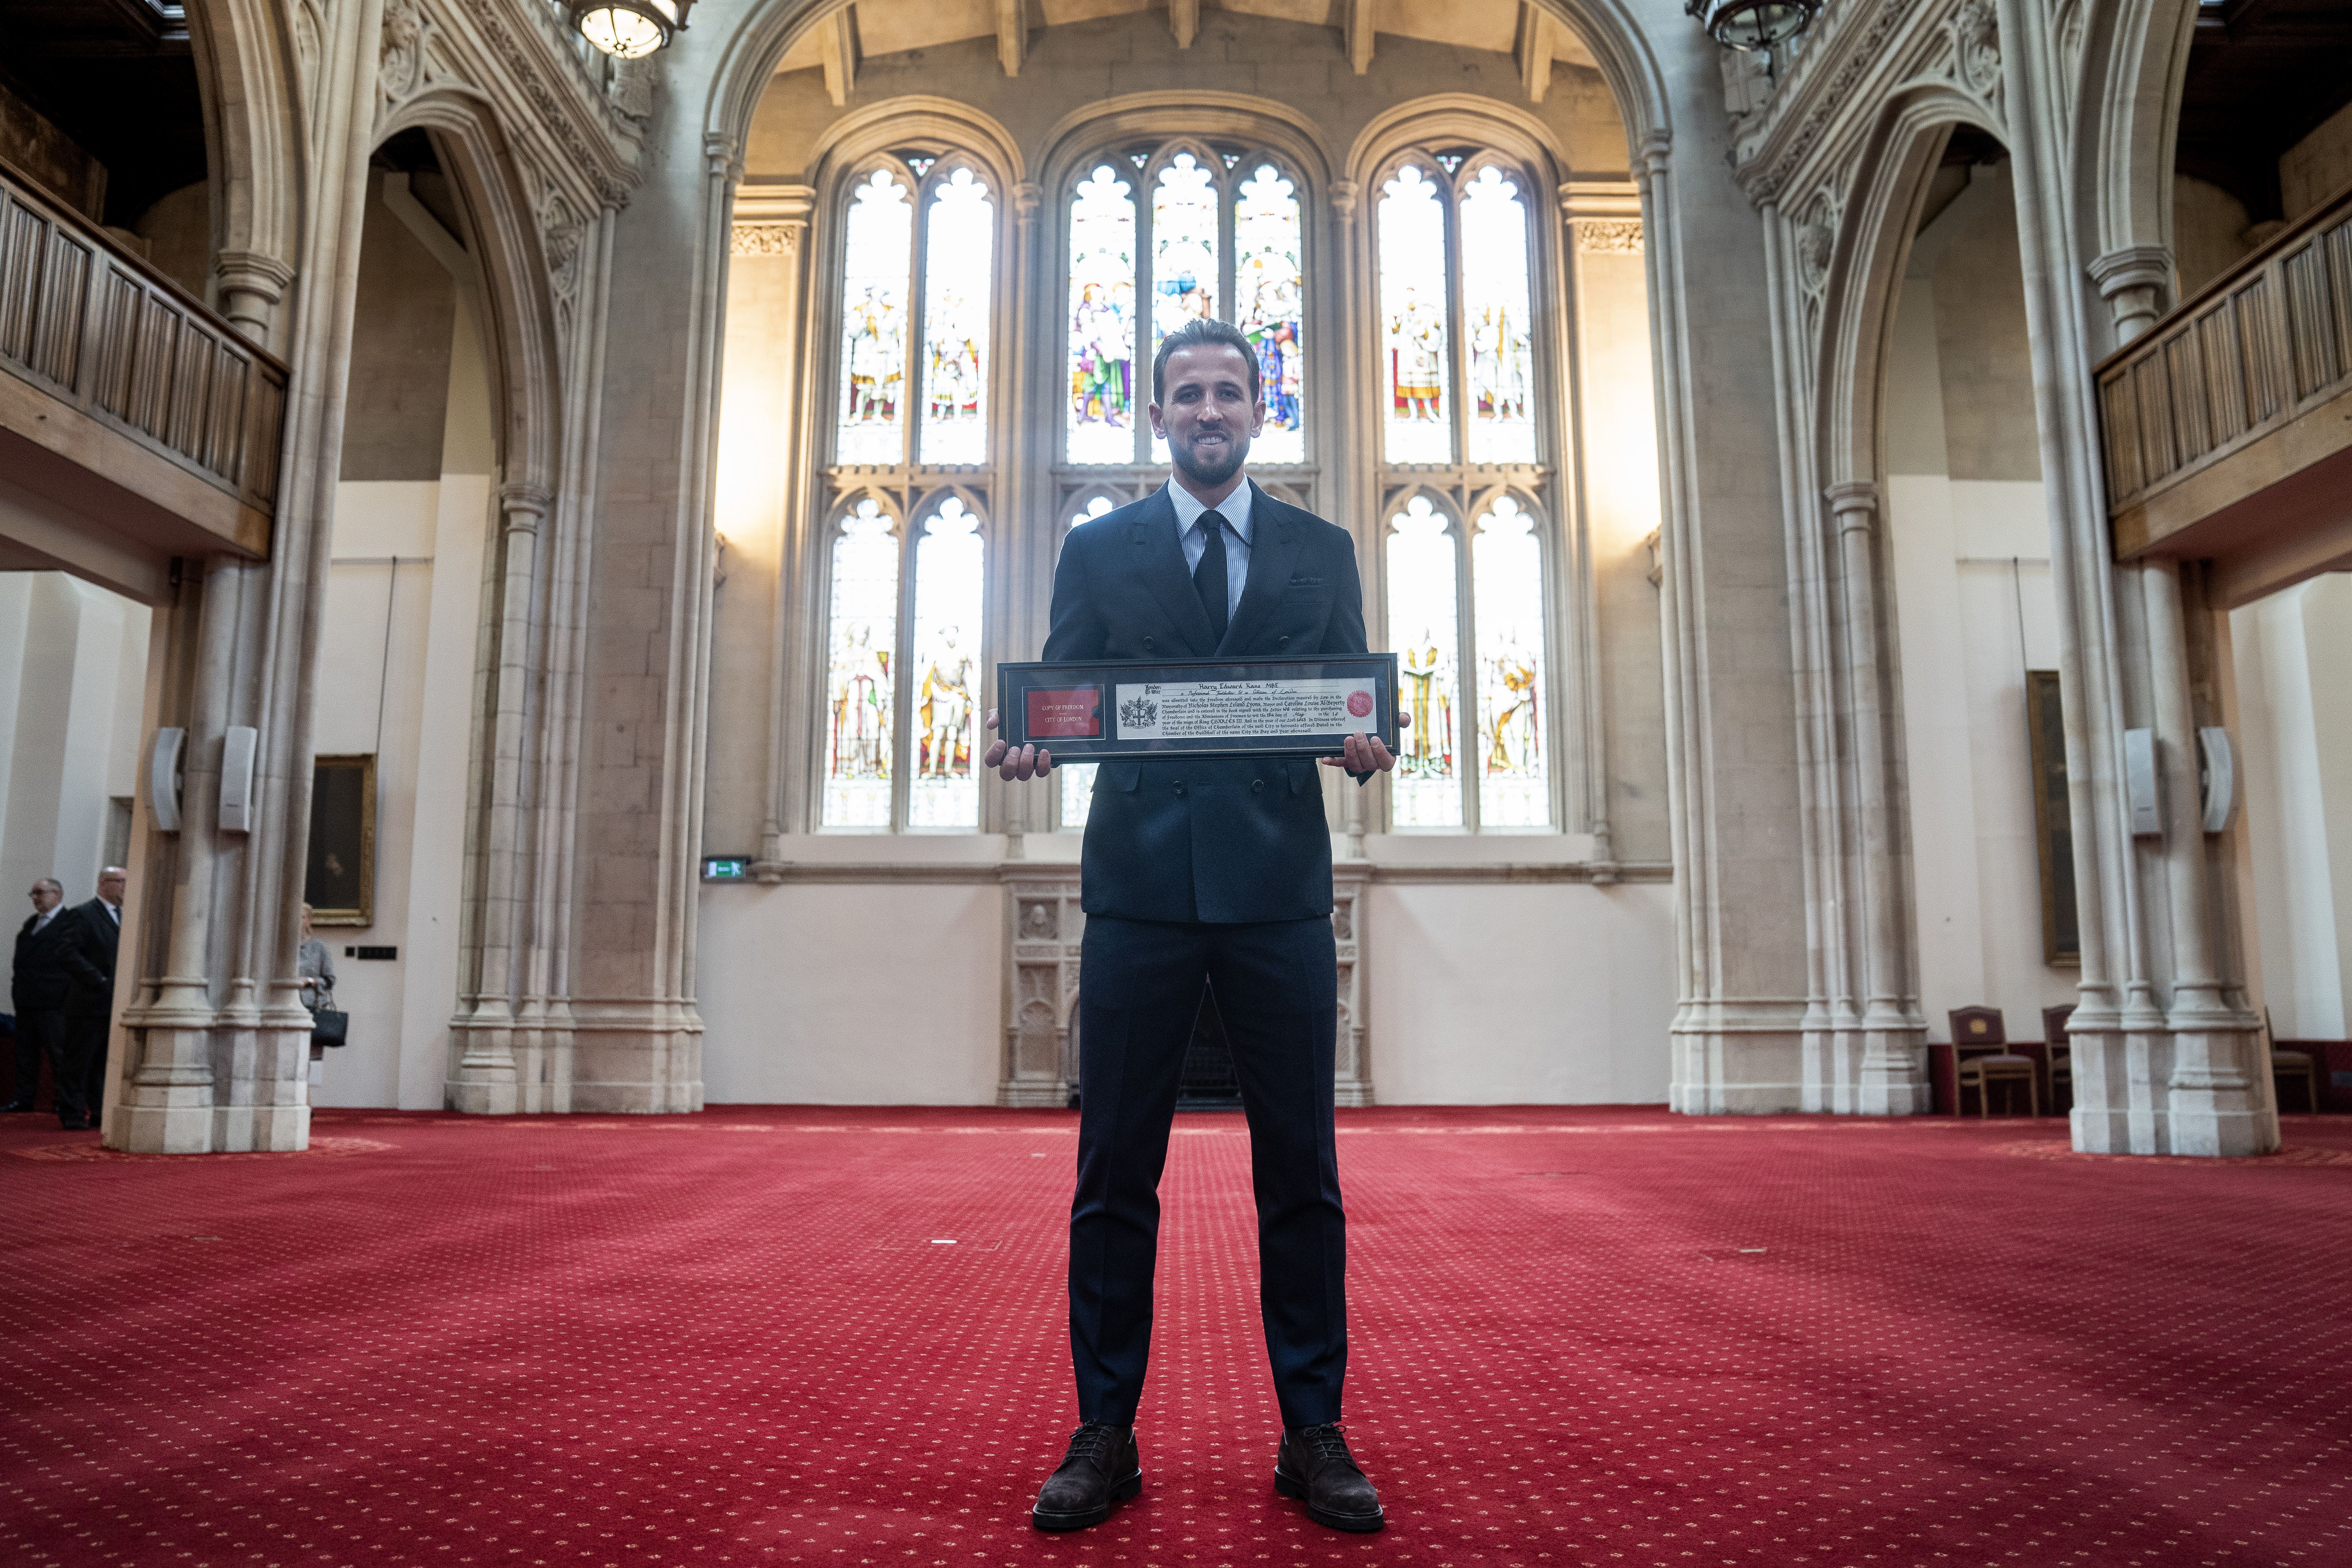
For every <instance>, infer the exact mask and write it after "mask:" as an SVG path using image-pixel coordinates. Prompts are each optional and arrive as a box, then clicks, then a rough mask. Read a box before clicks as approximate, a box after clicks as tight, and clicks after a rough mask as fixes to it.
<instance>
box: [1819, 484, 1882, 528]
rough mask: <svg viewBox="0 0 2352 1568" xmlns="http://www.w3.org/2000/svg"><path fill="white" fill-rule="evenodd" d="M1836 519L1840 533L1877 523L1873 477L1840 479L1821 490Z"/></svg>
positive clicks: (1876, 488)
mask: <svg viewBox="0 0 2352 1568" xmlns="http://www.w3.org/2000/svg"><path fill="white" fill-rule="evenodd" d="M1822 500H1826V501H1828V502H1829V503H1830V515H1831V516H1832V517H1834V518H1836V519H1837V526H1838V531H1839V532H1840V533H1852V532H1854V531H1857V530H1859V531H1865V532H1866V531H1869V530H1871V529H1873V528H1874V527H1876V526H1877V524H1878V484H1877V481H1876V480H1874V479H1840V480H1839V481H1838V482H1837V483H1836V484H1833V485H1831V486H1829V487H1828V488H1827V489H1823V490H1822Z"/></svg>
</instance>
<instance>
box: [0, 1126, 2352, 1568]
mask: <svg viewBox="0 0 2352 1568" xmlns="http://www.w3.org/2000/svg"><path fill="white" fill-rule="evenodd" d="M1342 1116H1343V1121H1342V1123H1341V1155H1340V1157H1341V1162H1342V1163H1341V1173H1342V1179H1343V1181H1344V1182H1345V1184H1346V1186H1347V1191H1348V1196H1349V1210H1350V1214H1351V1216H1352V1227H1351V1240H1352V1243H1353V1247H1352V1262H1353V1267H1352V1271H1351V1287H1352V1297H1353V1306H1354V1322H1355V1335H1354V1341H1355V1366H1354V1373H1353V1376H1352V1377H1351V1378H1350V1380H1349V1405H1350V1414H1351V1420H1350V1430H1351V1435H1352V1436H1353V1437H1354V1439H1355V1442H1356V1445H1357V1447H1358V1451H1359V1453H1360V1455H1361V1457H1362V1458H1363V1459H1364V1461H1365V1463H1366V1466H1367V1468H1369V1469H1370V1472H1371V1473H1372V1475H1373V1476H1374V1477H1375V1479H1378V1481H1379V1482H1380V1483H1381V1490H1382V1493H1383V1496H1384V1498H1385V1500H1386V1501H1387V1503H1388V1506H1389V1510H1390V1515H1391V1521H1392V1522H1391V1528H1390V1530H1389V1531H1388V1532H1387V1533H1386V1534H1385V1535H1381V1536H1377V1537H1341V1536H1335V1535H1331V1534H1329V1533H1327V1532H1325V1531H1321V1530H1319V1529H1318V1528H1317V1527H1316V1526H1314V1525H1312V1524H1310V1523H1308V1522H1307V1521H1306V1520H1305V1519H1304V1518H1303V1516H1302V1515H1301V1514H1300V1513H1299V1512H1298V1510H1297V1505H1296V1504H1292V1503H1285V1502H1282V1501H1279V1500H1276V1498H1275V1497H1274V1496H1273V1495H1272V1489H1271V1487H1270V1485H1269V1473H1270V1470H1271V1468H1272V1462H1273V1448H1274V1442H1273V1439H1274V1430H1275V1428H1274V1423H1275V1414H1274V1407H1273V1403H1272V1400H1271V1399H1270V1398H1269V1397H1268V1394H1267V1390H1266V1385H1265V1368H1264V1363H1263V1360H1262V1352H1261V1349H1260V1345H1259V1342H1258V1336H1257V1326H1256V1319H1255V1305H1254V1300H1253V1293H1254V1275H1255V1269H1254V1266H1253V1261H1252V1250H1253V1249H1252V1245H1251V1232H1250V1221H1249V1200H1248V1163H1247V1145H1246V1142H1245V1141H1244V1137H1243V1130H1242V1126H1241V1122H1240V1120H1239V1119H1238V1118H1228V1117H1215V1116H1188V1117H1185V1118H1183V1119H1181V1121H1180V1123H1179V1136H1178V1138H1177V1139H1176V1141H1175V1149H1174V1152H1173V1155H1172V1156H1171V1163H1170V1169H1169V1178H1168V1184H1167V1195H1168V1198H1169V1219H1168V1223H1167V1227H1166V1229H1165V1231H1164V1233H1163V1237H1162V1244H1161V1245H1162V1266H1161V1267H1162V1274H1161V1279H1162V1288H1163V1307H1162V1312H1161V1323H1160V1342H1159V1346H1158V1350H1157V1352H1156V1359H1155V1362H1154V1373H1153V1382H1152V1384H1151V1387H1150V1392H1149V1393H1148V1394H1147V1396H1146V1409H1145V1413H1144V1425H1143V1426H1142V1427H1141V1428H1140V1433H1141V1439H1142V1444H1143V1453H1144V1463H1145V1468H1146V1486H1145V1491H1144V1494H1143V1497H1142V1499H1141V1500H1139V1502H1137V1503H1134V1504H1131V1505H1129V1507H1128V1508H1126V1509H1125V1510H1122V1511H1121V1512H1120V1513H1119V1514H1118V1515H1117V1516H1116V1517H1115V1518H1114V1519H1113V1521H1111V1522H1110V1523H1109V1524H1108V1525H1106V1526H1104V1527H1102V1528H1101V1529H1098V1530H1096V1531H1089V1532H1087V1533H1085V1534H1082V1535H1076V1536H1068V1537H1057V1538H1044V1537H1039V1536H1036V1535H1034V1533H1033V1532H1032V1531H1030V1529H1029V1527H1028V1524H1027V1522H1026V1510H1027V1506H1028V1502H1029V1499H1030V1497H1031V1495H1032V1493H1033V1491H1034V1488H1035V1485H1036V1483H1037V1481H1038V1480H1039V1479H1040V1478H1041V1477H1042V1476H1043V1475H1044V1474H1045V1471H1046V1470H1047V1469H1048V1468H1051V1466H1052V1464H1053V1462H1054V1461H1055V1458H1058V1456H1059V1451H1060V1446H1061V1442H1062V1439H1063V1438H1064V1436H1066V1431H1067V1427H1068V1425H1069V1424H1070V1422H1071V1421H1072V1420H1073V1419H1074V1414H1073V1406H1072V1401H1071V1395H1070V1394H1069V1386H1068V1385H1069V1378H1068V1370H1067V1364H1066V1351H1065V1346H1064V1342H1063V1338H1062V1284H1061V1271H1062V1266H1063V1245H1064V1244H1063V1239H1062V1226H1061V1220H1062V1213H1063V1209H1064V1205H1065V1204H1066V1201H1067V1195H1068V1186H1069V1174H1070V1164H1071V1159H1072V1152H1073V1148H1074V1137H1073V1122H1072V1119H1070V1118H1068V1117H1066V1116H1062V1115H1055V1114H1049V1113H1035V1114H1029V1113H995V1112H986V1111H955V1112H940V1111H903V1110H893V1111H865V1110H858V1111H845V1110H773V1109H762V1110H720V1111H715V1112H711V1113H709V1114H706V1115H702V1116H695V1117H680V1118H664V1119H647V1120H626V1121H624V1120H604V1121H595V1120H584V1119H583V1120H569V1121H567V1120H538V1121H506V1122H492V1121H460V1120H457V1119H455V1118H448V1117H441V1116H423V1115H419V1116H392V1115H374V1114H361V1113H352V1112H345V1113H327V1114H322V1115H321V1116H320V1118H319V1126H318V1131H319V1132H320V1135H321V1136H320V1143H321V1144H322V1145H323V1147H322V1148H321V1149H320V1151H319V1152H313V1153H310V1154H300V1155H249V1156H241V1157H240V1156H231V1157H221V1158H214V1159H210V1160H198V1161H178V1162H173V1161H165V1160H161V1159H135V1158H125V1157H105V1156H99V1157H93V1156H98V1151H96V1150H95V1148H94V1146H93V1145H92V1143H91V1142H90V1140H89V1139H88V1138H87V1137H75V1136H71V1135H65V1134H59V1133H58V1132H56V1131H51V1130H48V1129H47V1128H44V1127H40V1126H36V1125H33V1124H32V1123H33V1119H32V1118H28V1117H16V1118H9V1119H7V1120H6V1121H5V1123H0V1227H5V1236H4V1237H0V1247H5V1273H4V1274H0V1279H5V1285H0V1389H4V1390H5V1406H4V1407H0V1562H5V1563H9V1564H37V1563H41V1564H46V1563H69V1564H79V1563H159V1564H161V1563H170V1564H185V1565H188V1568H207V1565H212V1568H230V1565H232V1564H235V1565H239V1568H248V1565H254V1564H262V1565H268V1564H286V1565H289V1568H292V1565H297V1564H299V1565H304V1568H310V1565H319V1568H329V1565H340V1564H352V1565H355V1568H373V1565H375V1564H386V1563H422V1564H458V1565H463V1564H476V1565H488V1564H498V1563H511V1564H522V1565H534V1564H540V1563H563V1564H571V1563H610V1564H619V1565H624V1568H635V1565H637V1564H646V1563H661V1564H698V1563H825V1564H841V1565H844V1568H854V1565H864V1564H900V1563H904V1564H913V1565H917V1568H946V1565H971V1568H988V1565H995V1564H1028V1563H1070V1564H1078V1563H1089V1564H1092V1563H1099V1564H1111V1563H1167V1564H1170V1565H1171V1568H1214V1565H1221V1564H1234V1565H1238V1568H1258V1565H1261V1564H1274V1565H1277V1568H1278V1565H1286V1564H1292V1563H1311V1564H1322V1563H1368V1564H1369V1563H1381V1564H1388V1563H1433V1564H1435V1563H1556V1564H1561V1565H1563V1568H1565V1565H1568V1564H1583V1565H1592V1568H1619V1565H1628V1564H1675V1565H1684V1564H1689V1565H1694V1568H1697V1565H1713V1564H1740V1565H1747V1564H1778V1563H1807V1564H1823V1565H1832V1568H1844V1565H1848V1564H1867V1563H1879V1564H1889V1565H1904V1564H1913V1563H1936V1564H1947V1563H1948V1564H1978V1563H1984V1564H2001V1565H2004V1568H2006V1565H2011V1564H2042V1563H2065V1564H2087V1565H2092V1568H2098V1565H2104V1564H2110V1563H2146V1564H2172V1563H2196V1564H2205V1563H2213V1564H2255V1563H2262V1564H2271V1563H2280V1564H2287V1563H2292V1564H2300V1565H2323V1564H2345V1563H2352V1522H2347V1521H2352V1381H2347V1374H2346V1362H2345V1358H2344V1348H2343V1337H2344V1332H2345V1329H2346V1326H2347V1322H2352V1316H2348V1315H2347V1314H2348V1313H2352V1119H2343V1118H2291V1119H2290V1120H2289V1127H2288V1132H2287V1142H2288V1143H2289V1145H2290V1146H2291V1148H2292V1149H2294V1150H2295V1151H2296V1153H2295V1154H2294V1157H2292V1158H2286V1159H2273V1160H2267V1161H2244V1162H2229V1163H2198V1162H2189V1161H2101V1160H2095V1159H2091V1158H2087V1157H2076V1156H2072V1155H2069V1154H2067V1153H2065V1152H2064V1145H2063V1141H2062V1133H2061V1130H2060V1128H2059V1125H2058V1124H2057V1123H2056V1122H2054V1121H2043V1122H2040V1123H2030V1122H2023V1121H2010V1122H1990V1123H1981V1122H1979V1123H1961V1122H1955V1121H1943V1120H1937V1121H1914V1122H1909V1123H1903V1122H1883V1121H1853V1120H1843V1119H1840V1120H1830V1119H1799V1118H1774V1119H1769V1120H1725V1121H1714V1120H1708V1121H1690V1120H1683V1119H1678V1118H1670V1117H1667V1116H1665V1115H1664V1114H1663V1113H1661V1112H1657V1111H1649V1110H1555V1109H1544V1110H1526V1109H1521V1110H1500V1111H1496V1110H1453V1111H1408V1110H1377V1111H1364V1112H1353V1113H1349V1112H1343V1113H1342Z"/></svg>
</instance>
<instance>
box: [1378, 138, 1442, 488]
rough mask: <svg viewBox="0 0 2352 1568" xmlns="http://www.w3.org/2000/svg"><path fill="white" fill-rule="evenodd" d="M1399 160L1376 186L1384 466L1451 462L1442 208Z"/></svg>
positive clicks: (1425, 178) (1425, 180)
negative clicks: (1398, 165)
mask: <svg viewBox="0 0 2352 1568" xmlns="http://www.w3.org/2000/svg"><path fill="white" fill-rule="evenodd" d="M1437 192H1438V187H1437V184H1436V183H1435V182H1434V181H1433V180H1432V179H1431V178H1430V177H1429V174H1428V173H1427V172H1426V171H1425V170H1423V169H1422V168H1420V167H1419V166H1418V165H1416V164H1412V163H1407V164H1406V165H1405V166H1404V167H1403V168H1402V169H1399V170H1398V171H1397V172H1396V174H1395V176H1394V177H1393V178H1391V180H1390V181H1389V182H1388V183H1387V184H1384V185H1382V186H1381V213H1380V247H1381V306H1380V309H1381V342H1382V349H1383V353H1382V356H1381V381H1382V390H1383V392H1384V397H1383V402H1384V404H1385V405H1386V406H1385V407H1384V409H1383V410H1382V413H1383V416H1384V418H1383V423H1384V425H1385V426H1386V433H1387V439H1388V459H1389V461H1390V462H1391V463H1450V462H1452V461H1453V460H1454V425H1453V416H1452V413H1451V412H1450V409H1449V406H1448V405H1447V403H1446V398H1445V384H1446V381H1447V380H1448V378H1449V371H1448V367H1447V365H1446V348H1445V294H1446V290H1445V210H1444V206H1443V205H1441V204H1440V202H1439V201H1438V195H1437Z"/></svg>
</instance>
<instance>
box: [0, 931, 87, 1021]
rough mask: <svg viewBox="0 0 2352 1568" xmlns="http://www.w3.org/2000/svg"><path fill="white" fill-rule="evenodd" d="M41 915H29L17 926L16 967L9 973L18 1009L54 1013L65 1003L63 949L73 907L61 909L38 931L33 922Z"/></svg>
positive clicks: (20, 1011) (10, 986)
mask: <svg viewBox="0 0 2352 1568" xmlns="http://www.w3.org/2000/svg"><path fill="white" fill-rule="evenodd" d="M38 919H40V917H39V916H38V915H26V917H25V923H24V924H23V925H21V926H18V927H17V928H16V967H15V969H14V970H12V971H11V972H10V973H9V981H8V989H9V992H10V994H11V995H12V996H13V998H14V999H15V1002H16V1011H17V1012H19V1013H54V1012H56V1011H57V1010H58V1009H59V1008H61V1007H63V1006H64V1005H66V970H65V963H64V961H63V958H62V955H61V952H60V950H61V949H62V948H63V946H64V944H65V943H64V939H65V934H66V926H67V923H68V921H71V920H72V919H73V911H72V910H58V912H57V916H56V918H55V919H53V920H51V921H49V923H48V924H47V925H46V926H43V927H42V928H41V929H40V930H39V931H34V930H33V922H34V921H37V920H38Z"/></svg>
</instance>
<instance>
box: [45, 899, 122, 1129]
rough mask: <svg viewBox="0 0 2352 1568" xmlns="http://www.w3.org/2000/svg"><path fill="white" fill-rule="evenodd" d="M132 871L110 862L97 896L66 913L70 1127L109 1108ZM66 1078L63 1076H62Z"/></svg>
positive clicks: (61, 1115) (93, 1122)
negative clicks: (119, 958) (112, 1033)
mask: <svg viewBox="0 0 2352 1568" xmlns="http://www.w3.org/2000/svg"><path fill="white" fill-rule="evenodd" d="M130 885H131V873H130V872H128V871H125V870H124V869H123V868H121V867H120V866H109V867H108V868H106V869H105V870H103V871H100V873H99V874H98V897H96V898H94V899H92V900H90V901H89V902H88V903H86V904H77V905H76V906H75V907H74V908H73V910H71V911H70V912H69V913H68V915H67V916H66V917H65V918H66V919H67V920H68V921H71V922H72V923H71V924H70V925H68V927H67V929H66V932H65V941H64V942H63V944H62V948H61V951H60V952H59V954H58V956H59V959H60V961H61V962H62V963H64V965H65V971H66V976H67V979H68V982H69V983H70V988H69V991H68V995H67V997H66V1072H67V1073H68V1074H70V1075H71V1076H72V1077H73V1079H74V1087H75V1100H76V1102H77V1103H76V1106H75V1108H74V1109H72V1110H68V1108H67V1104H66V1098H65V1094H64V1091H63V1090H62V1089H60V1090H59V1092H58V1119H59V1120H60V1121H63V1122H64V1123H65V1126H66V1130H67V1131H69V1132H83V1131H89V1129H90V1128H92V1127H95V1126H97V1125H98V1122H99V1119H100V1117H102V1116H103V1115H105V1113H106V1037H107V1034H108V1031H109V1030H110V1027H111V1026H112V1024H113V1017H114V954H115V951H116V949H117V948H118V947H119V946H120V945H121V939H122V895H123V893H124V891H125V890H126V889H128V888H129V887H130ZM58 1082H59V1083H60V1084H62V1083H63V1082H64V1079H63V1078H62V1077H60V1079H58Z"/></svg>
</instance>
